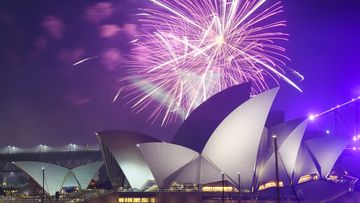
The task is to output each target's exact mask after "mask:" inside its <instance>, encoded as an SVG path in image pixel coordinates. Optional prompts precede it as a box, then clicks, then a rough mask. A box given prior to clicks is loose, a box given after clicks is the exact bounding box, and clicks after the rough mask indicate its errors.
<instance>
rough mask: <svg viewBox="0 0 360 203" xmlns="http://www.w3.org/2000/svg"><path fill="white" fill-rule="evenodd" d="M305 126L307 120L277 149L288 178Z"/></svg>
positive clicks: (292, 169) (292, 168)
mask: <svg viewBox="0 0 360 203" xmlns="http://www.w3.org/2000/svg"><path fill="white" fill-rule="evenodd" d="M307 125H308V120H307V119H306V120H305V121H303V122H302V123H301V124H300V125H298V126H297V127H296V128H295V129H294V130H293V131H292V132H291V133H290V135H289V136H288V137H287V138H286V139H285V141H284V142H283V143H282V145H281V146H280V148H279V155H280V156H281V160H282V162H283V164H284V167H285V170H286V171H287V175H288V177H292V175H293V171H294V167H295V163H296V157H297V155H298V152H299V148H300V144H301V141H302V139H303V137H304V133H305V130H306V127H307Z"/></svg>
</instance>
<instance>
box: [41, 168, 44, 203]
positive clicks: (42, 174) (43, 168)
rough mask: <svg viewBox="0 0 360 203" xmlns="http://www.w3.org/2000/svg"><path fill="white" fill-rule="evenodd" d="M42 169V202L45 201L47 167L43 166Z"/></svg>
mask: <svg viewBox="0 0 360 203" xmlns="http://www.w3.org/2000/svg"><path fill="white" fill-rule="evenodd" d="M41 170H42V190H43V191H42V202H45V167H41Z"/></svg>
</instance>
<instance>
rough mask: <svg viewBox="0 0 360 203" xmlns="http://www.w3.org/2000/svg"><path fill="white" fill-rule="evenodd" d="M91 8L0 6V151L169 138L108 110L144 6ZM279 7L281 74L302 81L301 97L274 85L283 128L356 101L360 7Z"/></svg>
mask: <svg viewBox="0 0 360 203" xmlns="http://www.w3.org/2000/svg"><path fill="white" fill-rule="evenodd" d="M269 1H271V0H269ZM99 2H100V1H85V0H78V1H73V0H64V1H59V0H57V1H55V0H38V1H31V2H30V1H27V0H3V1H0V28H1V32H0V90H1V96H0V140H1V144H0V146H7V145H17V146H32V145H36V144H47V145H63V144H68V143H70V142H71V143H77V144H85V143H96V139H95V136H94V135H93V132H95V131H98V130H111V129H129V130H136V131H139V132H143V133H148V134H151V135H153V136H156V137H158V138H160V139H164V140H169V139H170V138H171V137H172V135H173V133H174V130H175V129H176V128H177V126H178V125H179V124H178V123H177V124H174V125H173V126H169V127H168V128H160V127H158V126H159V125H158V124H154V125H152V126H151V125H150V124H148V123H146V122H145V121H146V115H145V114H136V115H134V114H133V113H131V112H130V109H129V106H126V105H125V103H126V100H120V101H118V102H116V103H112V99H113V97H114V95H115V94H116V91H117V90H118V88H119V87H120V84H119V83H118V82H117V79H118V78H119V76H121V75H123V74H124V72H125V70H124V68H119V67H121V66H120V64H121V61H122V59H123V57H124V54H126V52H127V50H128V49H129V46H128V41H129V40H131V39H132V36H133V35H134V34H136V33H137V28H136V22H135V19H134V18H133V13H134V12H135V11H136V8H137V7H140V6H144V5H145V4H146V3H144V2H145V0H143V1H141V0H124V1H101V2H102V3H99ZM283 4H284V7H285V13H284V17H285V18H286V20H287V21H288V27H287V28H286V29H287V32H288V33H290V41H289V43H287V44H286V48H287V49H288V51H287V55H288V56H289V57H290V58H291V59H292V61H291V62H290V63H289V65H290V66H291V67H290V68H293V69H296V70H298V71H299V72H301V73H302V74H303V75H304V76H305V80H304V81H303V82H301V83H300V86H301V87H302V88H303V90H304V93H302V94H300V93H299V92H298V91H296V90H295V89H294V88H293V87H291V86H289V85H287V84H285V83H284V82H281V90H280V93H279V95H278V97H277V99H276V102H275V104H274V109H275V110H280V109H282V110H285V112H286V118H287V119H291V118H295V117H298V116H304V115H307V114H309V113H310V112H320V111H322V110H326V109H327V108H330V107H332V106H335V105H336V104H338V103H341V102H344V101H347V100H349V99H351V98H352V97H355V96H359V95H360V70H359V64H360V63H359V62H358V61H359V59H360V50H359V47H360V38H359V36H360V12H359V10H360V1H358V0H332V1H329V0H316V1H314V0H284V1H283ZM91 56H99V57H98V58H96V59H93V60H90V61H88V62H86V63H83V64H81V65H78V66H75V67H74V66H72V63H74V62H76V61H77V60H79V59H83V58H86V57H91Z"/></svg>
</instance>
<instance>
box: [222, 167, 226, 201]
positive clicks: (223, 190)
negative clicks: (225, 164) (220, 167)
mask: <svg viewBox="0 0 360 203" xmlns="http://www.w3.org/2000/svg"><path fill="white" fill-rule="evenodd" d="M221 180H222V200H223V201H222V202H223V203H225V173H224V172H223V171H221Z"/></svg>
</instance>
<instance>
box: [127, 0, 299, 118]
mask: <svg viewBox="0 0 360 203" xmlns="http://www.w3.org/2000/svg"><path fill="white" fill-rule="evenodd" d="M149 1H150V2H152V3H153V7H151V8H147V9H143V10H141V13H140V14H138V15H137V16H139V17H140V20H139V21H140V22H141V23H142V27H143V29H144V30H143V34H142V35H139V36H137V38H136V39H135V40H133V41H131V44H132V45H133V50H132V53H133V54H132V55H131V56H130V57H131V58H133V60H130V61H129V64H128V65H130V67H131V70H130V72H129V76H127V77H125V78H123V79H124V80H128V81H131V84H130V85H128V86H126V87H125V88H124V91H128V92H131V93H129V94H128V96H132V99H131V101H130V102H131V103H133V105H132V107H133V108H134V110H135V111H136V112H140V111H142V110H144V109H146V108H147V107H149V106H150V105H156V107H155V108H154V110H153V112H152V113H151V115H150V117H149V120H152V121H155V120H157V119H159V118H162V122H161V124H162V125H168V124H169V123H171V122H172V121H174V120H176V119H177V118H178V117H179V116H180V117H182V119H185V118H186V117H187V116H188V115H189V114H190V113H191V111H192V110H193V109H195V108H196V107H197V106H198V105H199V104H201V103H202V102H203V101H205V100H206V99H207V98H209V97H211V96H212V95H214V94H215V93H217V92H219V91H221V90H223V89H226V88H228V87H230V86H233V85H237V84H240V83H244V82H249V81H251V82H252V83H253V86H252V94H258V93H260V92H262V91H264V90H267V89H269V84H273V83H276V84H277V85H278V84H279V82H278V80H279V79H282V80H284V81H285V82H287V83H288V84H290V85H291V86H293V87H295V88H296V89H297V90H299V91H301V89H300V88H299V87H298V86H297V85H296V84H295V83H294V82H292V81H291V80H290V79H289V78H287V77H286V76H285V74H284V70H283V69H282V68H281V66H284V65H285V61H288V60H289V59H288V58H287V57H286V56H285V55H284V52H285V48H284V47H282V46H280V45H277V44H276V43H277V42H279V41H286V40H287V37H288V34H286V33H283V32H281V28H282V27H284V26H285V21H283V20H276V18H275V19H274V16H277V15H278V14H279V13H281V12H282V11H283V8H282V5H281V2H275V3H273V4H270V5H269V6H267V7H265V5H266V0H149Z"/></svg>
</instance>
